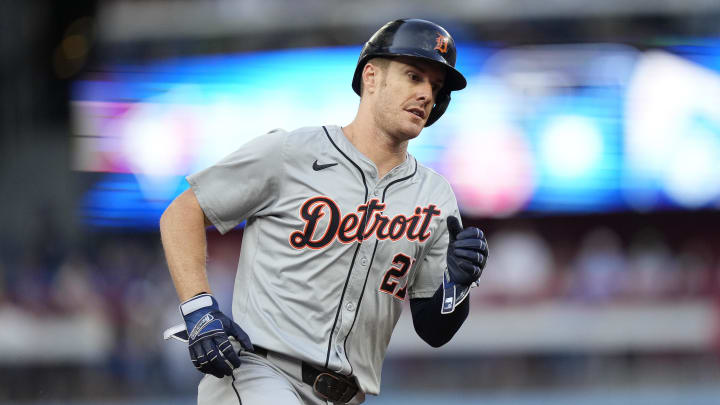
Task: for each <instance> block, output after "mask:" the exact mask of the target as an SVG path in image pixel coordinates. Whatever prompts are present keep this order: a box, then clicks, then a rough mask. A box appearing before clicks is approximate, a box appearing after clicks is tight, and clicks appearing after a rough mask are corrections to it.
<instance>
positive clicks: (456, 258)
mask: <svg viewBox="0 0 720 405" xmlns="http://www.w3.org/2000/svg"><path fill="white" fill-rule="evenodd" d="M447 227H448V232H449V233H450V244H449V245H448V252H447V266H448V272H449V273H450V278H451V279H452V281H453V282H455V284H458V285H463V286H469V285H470V284H472V283H474V282H475V281H477V280H478V279H479V278H480V275H481V274H482V271H483V269H484V268H485V263H486V262H487V256H488V244H487V240H486V239H485V235H484V234H483V231H481V230H480V229H478V228H475V227H468V228H465V229H462V227H461V226H460V221H459V220H458V219H457V218H456V217H454V216H449V217H448V218H447Z"/></svg>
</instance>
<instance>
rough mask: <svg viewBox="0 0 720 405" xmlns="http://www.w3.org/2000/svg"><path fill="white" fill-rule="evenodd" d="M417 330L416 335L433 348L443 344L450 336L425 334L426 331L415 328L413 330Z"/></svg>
mask: <svg viewBox="0 0 720 405" xmlns="http://www.w3.org/2000/svg"><path fill="white" fill-rule="evenodd" d="M415 332H417V334H418V336H420V339H422V340H423V341H424V342H425V343H427V344H429V345H430V346H432V347H434V348H436V349H437V348H438V347H440V346H443V345H444V344H445V343H447V342H449V341H450V339H451V338H452V336H450V337H444V336H437V335H433V334H427V333H421V332H420V331H418V330H417V329H416V330H415Z"/></svg>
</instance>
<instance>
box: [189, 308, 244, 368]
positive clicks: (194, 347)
mask: <svg viewBox="0 0 720 405" xmlns="http://www.w3.org/2000/svg"><path fill="white" fill-rule="evenodd" d="M180 313H181V314H182V316H183V319H185V325H186V326H187V332H188V349H189V350H190V359H191V360H192V363H193V365H194V366H195V368H197V369H198V370H200V371H201V372H203V373H206V374H212V375H214V376H215V377H217V378H222V377H223V376H229V375H232V370H233V369H235V368H237V367H240V358H239V357H238V354H237V353H236V352H235V350H234V349H233V347H232V344H230V340H229V338H228V337H229V336H232V337H234V338H235V339H237V341H238V342H240V345H241V346H242V347H243V348H244V349H245V350H253V346H252V343H250V338H249V337H248V335H247V334H246V333H245V331H243V330H242V328H240V326H238V324H236V323H235V322H234V321H233V320H232V319H230V318H228V317H227V316H226V315H225V314H223V313H222V312H220V309H219V307H218V303H217V301H215V298H214V297H213V296H212V295H210V294H200V295H196V296H195V297H192V298H190V299H189V300H187V301H185V302H183V303H182V304H180Z"/></svg>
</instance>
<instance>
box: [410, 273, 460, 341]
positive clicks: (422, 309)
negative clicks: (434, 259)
mask: <svg viewBox="0 0 720 405" xmlns="http://www.w3.org/2000/svg"><path fill="white" fill-rule="evenodd" d="M442 301H443V291H442V286H441V287H440V288H438V290H437V291H435V295H433V297H432V298H413V299H411V300H410V310H411V311H412V318H413V326H415V332H417V334H418V336H420V337H421V338H422V340H424V341H425V342H426V343H427V344H429V345H430V346H432V347H440V346H442V345H444V344H445V343H447V342H449V341H450V339H452V337H453V336H455V333H456V332H457V331H458V330H459V329H460V326H462V324H463V322H465V319H467V317H468V314H469V313H470V303H469V301H470V297H468V298H466V299H465V301H464V302H463V303H462V304H460V305H458V306H457V307H456V308H455V311H453V312H452V313H450V314H442V313H441V312H440V308H441V307H442Z"/></svg>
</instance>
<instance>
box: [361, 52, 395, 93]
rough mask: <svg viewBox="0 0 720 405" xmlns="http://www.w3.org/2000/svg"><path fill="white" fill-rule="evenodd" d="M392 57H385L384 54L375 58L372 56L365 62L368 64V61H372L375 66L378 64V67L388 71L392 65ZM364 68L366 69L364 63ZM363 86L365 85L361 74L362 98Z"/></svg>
mask: <svg viewBox="0 0 720 405" xmlns="http://www.w3.org/2000/svg"><path fill="white" fill-rule="evenodd" d="M390 59H391V58H387V57H383V56H376V57H374V58H371V59H370V60H368V61H367V62H365V65H367V64H368V63H372V64H373V66H376V67H377V68H378V69H380V70H382V71H384V72H385V71H387V68H388V66H390ZM363 70H365V66H364V65H363ZM363 87H364V86H363V80H362V75H361V76H360V97H361V98H362V94H363Z"/></svg>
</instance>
